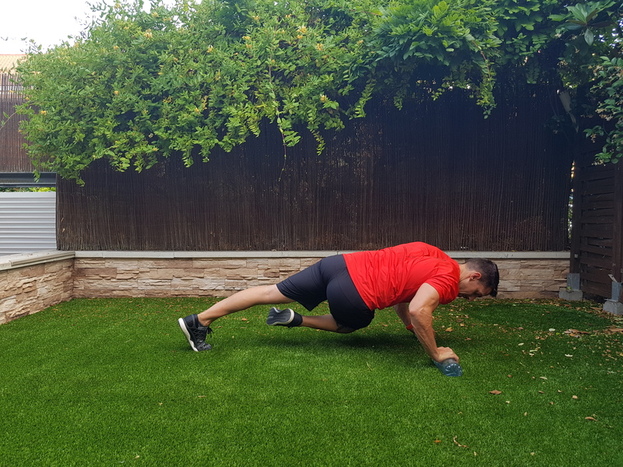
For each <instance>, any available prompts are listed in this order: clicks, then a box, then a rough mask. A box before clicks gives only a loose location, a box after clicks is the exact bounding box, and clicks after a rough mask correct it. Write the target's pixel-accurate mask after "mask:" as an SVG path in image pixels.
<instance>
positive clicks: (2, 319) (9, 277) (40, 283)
mask: <svg viewBox="0 0 623 467" xmlns="http://www.w3.org/2000/svg"><path fill="white" fill-rule="evenodd" d="M73 265H74V259H73V254H72V253H69V254H68V253H56V252H55V253H42V254H32V255H10V256H4V257H0V324H4V323H6V322H8V321H11V320H13V319H16V318H19V317H21V316H25V315H29V314H32V313H36V312H37V311H41V310H43V309H44V308H47V307H49V306H52V305H56V304H57V303H60V302H64V301H66V300H70V299H71V298H72V297H73Z"/></svg>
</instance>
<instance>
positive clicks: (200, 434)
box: [0, 298, 623, 467]
mask: <svg viewBox="0 0 623 467" xmlns="http://www.w3.org/2000/svg"><path fill="white" fill-rule="evenodd" d="M210 303H212V301H211V300H210V299H179V298H175V299H173V298H172V299H94V300H73V301H71V302H67V303H63V304H60V305H57V306H54V307H51V308H49V309H47V310H44V311H42V312H40V313H37V314H35V315H32V316H28V317H25V318H21V319H19V320H16V321H13V322H11V323H8V324H6V325H3V326H0V355H1V356H2V366H1V372H0V465H2V466H30V465H46V466H47V465H54V466H73V465H118V464H132V465H134V464H136V465H154V466H156V465H157V466H165V465H166V466H176V465H180V466H181V465H183V466H297V465H305V466H308V465H309V466H368V465H370V466H371V465H374V466H403V465H404V466H420V465H421V466H461V465H485V466H589V465H590V466H593V467H594V466H601V465H603V466H621V465H623V450H622V449H621V446H622V444H621V440H622V439H623V427H622V424H623V378H622V373H623V369H622V368H621V367H622V365H621V362H622V361H623V342H622V341H623V335H622V334H621V333H619V332H616V331H612V328H613V327H619V328H620V327H623V325H622V324H621V323H620V322H617V321H616V320H614V319H613V318H609V317H606V316H603V315H601V314H599V313H595V312H594V310H591V305H590V304H587V303H575V304H574V303H568V302H562V301H503V300H481V301H476V302H472V303H468V302H464V301H456V302H455V303H454V304H451V305H449V306H445V307H442V308H441V309H440V310H438V312H437V313H436V320H435V328H436V329H437V333H438V343H439V345H446V346H450V347H452V348H453V349H454V350H455V351H456V352H457V354H459V356H461V358H462V365H463V369H464V376H462V377H460V378H450V377H445V376H443V375H441V373H439V372H438V371H437V369H436V368H435V367H434V366H433V365H432V364H431V363H430V361H429V360H428V359H427V357H426V356H425V354H424V353H423V351H422V349H421V348H420V346H419V345H418V343H417V341H416V339H415V338H414V337H413V336H412V335H410V334H409V333H407V332H406V331H405V330H404V328H403V326H402V325H401V323H400V322H399V320H398V319H397V317H396V316H395V315H394V314H393V313H392V312H391V311H389V310H384V311H380V312H378V313H377V317H376V319H375V320H374V321H373V323H372V325H371V326H370V327H369V328H367V329H364V330H361V331H358V332H356V333H353V334H348V335H339V334H332V333H325V332H321V331H315V330H311V329H284V328H275V327H269V326H266V325H265V324H264V320H265V317H266V311H267V307H258V308H254V309H251V310H249V311H246V312H242V313H237V314H234V315H231V316H228V317H225V318H223V319H221V320H219V321H217V322H216V323H215V326H214V330H215V333H214V335H213V338H212V339H211V342H212V344H213V345H214V349H213V350H211V351H208V352H202V353H196V352H192V351H191V350H190V349H189V347H188V345H187V343H186V341H185V339H184V337H183V335H182V333H181V331H180V330H179V328H178V325H177V321H176V320H177V318H178V317H181V316H184V315H186V314H190V313H196V312H199V311H201V310H203V309H205V308H206V307H207V306H208V305H209V304H210ZM299 311H302V310H299ZM318 312H321V313H322V312H326V309H324V308H323V307H320V309H319V310H318ZM570 329H575V330H579V331H583V333H574V332H569V330H570ZM491 391H494V392H498V391H499V392H500V393H499V394H492V393H491Z"/></svg>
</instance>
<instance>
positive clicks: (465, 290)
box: [459, 272, 491, 300]
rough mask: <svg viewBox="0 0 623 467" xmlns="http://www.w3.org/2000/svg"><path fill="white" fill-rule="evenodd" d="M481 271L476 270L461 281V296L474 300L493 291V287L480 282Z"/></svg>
mask: <svg viewBox="0 0 623 467" xmlns="http://www.w3.org/2000/svg"><path fill="white" fill-rule="evenodd" d="M480 277H481V275H480V273H478V272H475V273H473V274H471V275H470V276H469V277H467V278H465V279H463V280H462V281H461V282H459V297H461V298H465V299H467V300H473V299H475V298H478V297H484V296H486V295H489V294H490V293H491V288H490V287H486V286H485V285H484V284H483V283H482V282H480Z"/></svg>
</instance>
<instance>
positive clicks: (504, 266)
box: [0, 251, 569, 324]
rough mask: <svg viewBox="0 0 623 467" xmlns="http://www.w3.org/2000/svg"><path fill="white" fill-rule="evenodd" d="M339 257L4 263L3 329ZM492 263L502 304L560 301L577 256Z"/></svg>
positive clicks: (222, 255) (87, 256) (69, 258)
mask: <svg viewBox="0 0 623 467" xmlns="http://www.w3.org/2000/svg"><path fill="white" fill-rule="evenodd" d="M335 253H337V252H330V251H326V252H251V253H249V252H246V253H244V252H212V253H192V252H152V253H149V252H141V253H136V252H75V253H74V252H58V251H51V252H43V253H33V254H29V255H11V256H6V257H3V258H2V259H0V324H3V323H6V322H8V321H11V320H13V319H16V318H19V317H21V316H25V315H29V314H32V313H36V312H38V311H41V310H43V309H45V308H47V307H49V306H52V305H55V304H57V303H60V302H63V301H67V300H70V299H72V298H96V297H172V296H193V297H195V296H206V297H208V296H209V297H224V296H228V295H231V294H232V293H234V292H235V291H237V290H241V289H244V288H247V287H250V286H255V285H264V284H273V283H275V282H277V281H279V280H280V279H283V278H285V277H288V276H289V275H291V274H293V273H295V272H297V271H299V270H301V269H303V268H305V267H307V266H309V265H310V264H313V263H314V262H316V261H318V260H319V259H320V258H322V257H324V256H328V255H330V254H335ZM451 255H452V256H453V257H455V258H456V259H457V260H459V261H461V260H464V259H466V258H468V257H471V256H476V255H480V256H485V257H489V258H491V259H492V260H494V261H495V262H496V263H497V264H498V267H499V268H500V277H501V279H500V288H499V294H498V297H499V298H556V297H557V296H558V290H559V289H560V287H564V286H565V284H566V275H567V272H568V265H569V254H568V253H566V252H554V253H547V252H539V253H526V252H523V253H495V252H490V253H471V254H470V253H465V252H460V253H455V254H452V252H451Z"/></svg>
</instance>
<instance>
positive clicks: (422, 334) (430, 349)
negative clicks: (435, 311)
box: [410, 312, 439, 360]
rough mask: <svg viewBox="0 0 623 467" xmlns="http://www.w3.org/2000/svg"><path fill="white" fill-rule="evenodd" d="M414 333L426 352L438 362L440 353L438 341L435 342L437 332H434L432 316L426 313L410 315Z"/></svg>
mask: <svg viewBox="0 0 623 467" xmlns="http://www.w3.org/2000/svg"><path fill="white" fill-rule="evenodd" d="M410 316H411V323H412V324H413V331H414V332H415V335H416V337H417V338H418V340H419V341H420V344H422V347H424V351H425V352H426V353H427V354H428V356H429V357H430V358H432V359H433V360H438V358H439V352H438V350H437V341H436V340H435V331H434V330H433V319H432V314H428V313H426V312H423V313H422V312H415V313H410Z"/></svg>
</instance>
